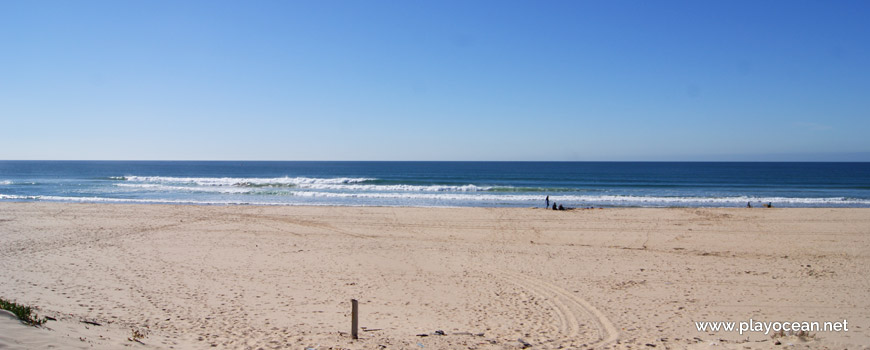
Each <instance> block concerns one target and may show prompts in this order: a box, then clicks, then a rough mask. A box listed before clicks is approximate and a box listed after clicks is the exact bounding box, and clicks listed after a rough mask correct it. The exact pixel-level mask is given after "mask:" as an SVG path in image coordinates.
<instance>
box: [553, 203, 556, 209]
mask: <svg viewBox="0 0 870 350" xmlns="http://www.w3.org/2000/svg"><path fill="white" fill-rule="evenodd" d="M553 210H556V202H553Z"/></svg>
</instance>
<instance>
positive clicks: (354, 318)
mask: <svg viewBox="0 0 870 350" xmlns="http://www.w3.org/2000/svg"><path fill="white" fill-rule="evenodd" d="M358 316H359V306H358V305H357V301H356V299H351V300H350V337H351V338H353V339H359V336H358V335H357V331H356V328H357V326H358V325H359V322H358V321H359V319H358Z"/></svg>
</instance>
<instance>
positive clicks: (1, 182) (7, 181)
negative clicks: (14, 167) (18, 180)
mask: <svg viewBox="0 0 870 350" xmlns="http://www.w3.org/2000/svg"><path fill="white" fill-rule="evenodd" d="M11 184H12V180H3V181H0V185H11Z"/></svg>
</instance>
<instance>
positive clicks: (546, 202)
mask: <svg viewBox="0 0 870 350" xmlns="http://www.w3.org/2000/svg"><path fill="white" fill-rule="evenodd" d="M544 203H545V204H544V208H549V207H550V196H547V198H544ZM553 210H565V207H563V206H562V205H561V204H559V206H556V202H553Z"/></svg>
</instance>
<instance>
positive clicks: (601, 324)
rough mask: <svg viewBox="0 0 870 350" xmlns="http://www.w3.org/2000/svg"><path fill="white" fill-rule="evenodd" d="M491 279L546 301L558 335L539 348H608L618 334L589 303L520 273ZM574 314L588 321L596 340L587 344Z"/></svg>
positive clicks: (578, 319) (500, 274)
mask: <svg viewBox="0 0 870 350" xmlns="http://www.w3.org/2000/svg"><path fill="white" fill-rule="evenodd" d="M493 275H494V276H498V277H501V278H502V279H504V280H505V281H507V282H509V283H511V284H514V285H516V286H518V287H520V288H522V289H525V290H528V291H529V292H530V293H532V294H534V295H536V296H538V297H540V298H542V299H544V300H547V301H548V304H549V305H550V306H551V307H553V311H554V313H555V315H556V323H557V324H558V330H559V332H560V333H561V334H559V335H557V336H556V338H555V339H551V340H549V341H545V342H543V344H542V345H544V344H546V345H553V346H557V347H564V346H571V347H577V346H581V347H583V348H593V349H594V348H601V347H604V346H606V345H609V344H612V343H614V342H615V341H616V340H617V339H618V338H619V332H618V330H617V328H616V326H615V325H614V324H613V322H611V321H610V319H608V318H607V316H606V315H605V314H604V313H602V312H601V311H600V310H598V309H597V308H595V307H594V306H593V305H592V304H591V303H589V302H588V301H586V300H585V299H583V298H581V297H579V296H577V295H575V294H574V293H571V292H569V291H567V290H565V289H563V288H561V287H559V286H556V285H554V284H552V283H549V282H546V281H542V280H538V279H535V278H532V277H529V276H527V275H524V274H521V273H514V272H507V271H494V272H493ZM578 314H583V315H584V316H581V317H583V318H584V319H586V318H588V319H589V320H591V321H592V322H593V323H594V324H595V328H596V329H597V333H598V337H597V338H595V340H593V341H592V342H591V343H590V342H589V338H587V337H584V336H583V334H582V333H581V330H582V327H581V325H582V323H581V320H580V318H578ZM584 342H585V344H584ZM566 343H567V344H566Z"/></svg>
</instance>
